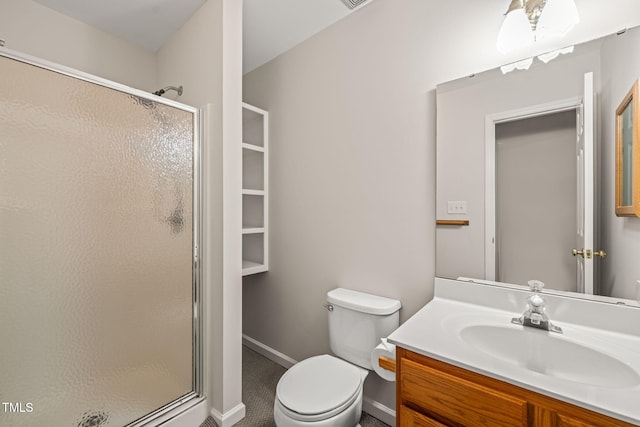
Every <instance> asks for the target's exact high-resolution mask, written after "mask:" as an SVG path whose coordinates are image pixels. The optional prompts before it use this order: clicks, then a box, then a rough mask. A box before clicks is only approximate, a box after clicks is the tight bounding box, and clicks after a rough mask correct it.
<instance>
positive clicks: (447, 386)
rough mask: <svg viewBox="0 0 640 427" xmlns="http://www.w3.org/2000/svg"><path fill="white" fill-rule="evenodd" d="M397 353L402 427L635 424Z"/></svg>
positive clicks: (606, 426)
mask: <svg viewBox="0 0 640 427" xmlns="http://www.w3.org/2000/svg"><path fill="white" fill-rule="evenodd" d="M397 351H398V356H397V360H398V368H397V378H398V380H397V383H398V384H397V390H398V398H397V408H399V409H398V412H397V417H398V418H397V421H398V423H397V425H398V426H401V427H410V426H429V427H444V426H459V425H462V426H491V427H515V426H523V427H527V426H529V427H555V426H557V427H587V426H593V427H596V426H598V427H619V426H632V425H634V424H629V423H626V422H624V421H620V420H616V419H613V418H610V417H607V416H604V415H602V414H599V413H596V412H594V411H590V410H587V409H584V408H580V407H578V406H576V405H572V404H569V403H565V402H563V401H561V400H558V399H554V398H551V397H549V396H545V395H543V394H539V393H535V392H532V391H530V390H527V389H526V388H522V387H517V386H514V385H512V384H509V383H507V382H504V381H499V380H496V379H494V378H491V377H488V376H485V375H480V374H477V373H475V372H472V371H469V370H466V369H461V368H458V367H456V366H454V365H450V364H448V363H445V362H441V361H439V360H436V359H432V358H429V357H426V356H423V355H421V354H418V353H415V352H413V351H410V350H406V349H404V348H398V350H397Z"/></svg>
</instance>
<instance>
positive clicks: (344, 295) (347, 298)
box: [327, 288, 400, 369]
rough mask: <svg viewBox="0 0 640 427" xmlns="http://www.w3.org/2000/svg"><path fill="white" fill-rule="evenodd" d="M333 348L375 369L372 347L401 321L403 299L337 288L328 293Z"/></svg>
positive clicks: (339, 354)
mask: <svg viewBox="0 0 640 427" xmlns="http://www.w3.org/2000/svg"><path fill="white" fill-rule="evenodd" d="M327 302H328V303H329V306H328V307H329V340H330V344H331V351H332V352H333V353H334V354H335V355H336V356H338V357H340V358H341V359H344V360H346V361H348V362H351V363H354V364H356V365H358V366H361V367H363V368H365V369H372V366H371V351H372V350H373V349H374V348H375V347H376V346H377V345H378V344H379V343H380V338H386V337H387V336H388V335H389V334H391V332H393V331H394V330H396V329H397V328H398V325H399V324H400V318H399V310H400V301H398V300H395V299H391V298H385V297H380V296H377V295H371V294H366V293H363V292H357V291H352V290H349V289H344V288H337V289H334V290H332V291H329V293H327Z"/></svg>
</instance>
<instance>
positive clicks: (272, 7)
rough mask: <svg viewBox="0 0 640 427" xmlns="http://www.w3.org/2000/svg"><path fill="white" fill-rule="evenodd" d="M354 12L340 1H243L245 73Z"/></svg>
mask: <svg viewBox="0 0 640 427" xmlns="http://www.w3.org/2000/svg"><path fill="white" fill-rule="evenodd" d="M371 1H373V0H369V1H368V2H365V3H364V4H363V5H362V6H360V7H364V6H366V5H367V4H368V3H371ZM357 9H358V8H356V9H354V10H357ZM351 12H353V10H350V9H349V8H347V7H346V6H345V5H344V3H343V2H342V1H341V0H244V10H243V23H242V25H243V46H242V49H243V60H244V63H243V67H242V68H243V71H244V73H247V72H249V71H251V70H254V69H256V68H258V67H259V66H260V65H262V64H264V63H266V62H269V61H270V60H271V59H273V58H275V57H276V56H278V55H280V54H281V53H283V52H286V51H287V50H289V49H291V48H292V47H294V46H295V45H297V44H299V43H300V42H302V41H304V40H306V39H308V38H309V37H311V36H313V35H314V34H316V33H318V32H320V31H322V30H323V29H325V28H326V27H328V26H329V25H331V24H333V23H334V22H336V21H339V20H340V19H342V18H344V17H345V16H347V15H348V14H349V13H351Z"/></svg>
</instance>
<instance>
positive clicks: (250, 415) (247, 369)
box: [200, 346, 388, 427]
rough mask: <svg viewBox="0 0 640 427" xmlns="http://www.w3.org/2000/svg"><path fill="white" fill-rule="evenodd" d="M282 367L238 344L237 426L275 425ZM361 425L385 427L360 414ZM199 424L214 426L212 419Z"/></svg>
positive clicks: (270, 426) (380, 422) (202, 426)
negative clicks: (240, 409)
mask: <svg viewBox="0 0 640 427" xmlns="http://www.w3.org/2000/svg"><path fill="white" fill-rule="evenodd" d="M285 371H286V369H285V368H283V367H282V366H280V365H278V364H277V363H275V362H272V361H271V360H269V359H267V358H266V357H264V356H262V355H260V354H258V353H256V352H255V351H253V350H251V349H249V348H247V347H244V346H243V347H242V401H243V402H244V404H245V405H246V407H247V413H246V416H245V417H244V419H243V420H242V421H240V422H239V423H238V424H236V426H237V427H275V425H276V424H275V423H274V422H273V403H274V400H275V395H276V385H277V384H278V380H279V379H280V377H281V376H282V374H284V373H285ZM360 425H361V427H388V426H387V424H385V423H383V422H382V421H380V420H378V419H376V418H373V417H372V416H370V415H369V414H366V413H364V412H363V413H362V418H361V419H360ZM200 427H216V424H215V422H214V421H213V419H212V418H207V420H206V421H205V422H204V423H203V424H202V425H201V426H200Z"/></svg>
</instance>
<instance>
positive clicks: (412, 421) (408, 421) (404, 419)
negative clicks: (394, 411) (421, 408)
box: [399, 405, 447, 427]
mask: <svg viewBox="0 0 640 427" xmlns="http://www.w3.org/2000/svg"><path fill="white" fill-rule="evenodd" d="M399 427H447V426H446V425H444V424H442V423H439V422H438V421H436V420H434V419H431V418H429V417H427V416H426V415H423V414H421V413H419V412H416V411H414V410H413V409H410V408H408V407H406V406H404V405H402V406H401V407H400V426H399Z"/></svg>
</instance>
